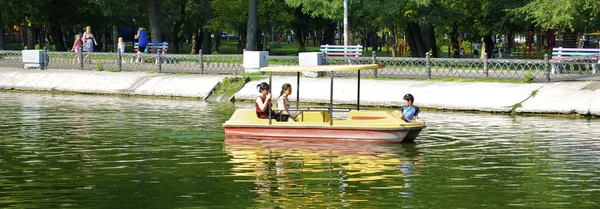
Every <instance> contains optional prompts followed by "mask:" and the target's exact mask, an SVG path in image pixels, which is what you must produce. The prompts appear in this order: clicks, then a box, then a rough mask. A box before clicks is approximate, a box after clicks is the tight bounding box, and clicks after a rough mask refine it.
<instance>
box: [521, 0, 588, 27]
mask: <svg viewBox="0 0 600 209" xmlns="http://www.w3.org/2000/svg"><path fill="white" fill-rule="evenodd" d="M514 11H515V12H517V13H521V14H525V15H526V18H527V20H530V21H532V23H534V24H535V25H538V26H541V27H542V29H550V28H557V29H559V30H565V29H569V30H575V29H586V28H589V27H592V28H594V29H597V28H598V26H599V25H598V24H599V23H600V20H599V17H600V1H597V0H563V1H554V0H532V1H529V2H528V3H527V4H526V5H524V6H522V7H520V8H517V9H515V10H514Z"/></svg>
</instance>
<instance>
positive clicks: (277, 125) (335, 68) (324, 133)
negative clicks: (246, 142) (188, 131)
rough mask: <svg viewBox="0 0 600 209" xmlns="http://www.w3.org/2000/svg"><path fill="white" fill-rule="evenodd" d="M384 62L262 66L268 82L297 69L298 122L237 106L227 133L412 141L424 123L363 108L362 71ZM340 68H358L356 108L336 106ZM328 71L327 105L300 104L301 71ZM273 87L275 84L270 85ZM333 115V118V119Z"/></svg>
mask: <svg viewBox="0 0 600 209" xmlns="http://www.w3.org/2000/svg"><path fill="white" fill-rule="evenodd" d="M383 67H384V65H377V64H371V65H322V66H316V67H301V66H281V67H265V68H261V69H260V71H261V72H267V73H269V86H272V85H271V82H272V77H273V73H281V72H288V73H289V72H296V74H297V76H298V77H297V82H298V83H297V85H296V98H298V99H297V101H296V109H292V110H291V111H296V112H299V116H298V117H297V118H296V122H278V121H276V120H275V119H260V118H258V116H257V113H256V110H255V109H237V110H236V111H235V112H234V113H233V115H232V116H231V118H230V119H229V120H228V121H226V122H225V123H224V124H223V127H224V129H225V135H226V137H236V138H250V139H283V140H302V141H316V142H322V141H340V140H341V141H365V142H367V141H369V142H412V141H414V140H415V139H416V138H417V136H419V133H420V132H421V130H422V129H423V128H425V127H426V126H425V125H423V124H421V123H408V122H405V121H403V120H402V119H400V118H399V117H398V113H399V111H398V110H396V111H393V110H365V109H361V108H360V71H361V70H373V69H379V68H383ZM339 71H357V74H358V79H357V81H358V94H357V100H356V101H357V102H356V108H334V107H333V96H334V95H333V87H334V82H333V81H334V77H335V76H334V75H335V73H336V72H339ZM301 72H329V75H330V77H331V86H330V102H329V108H327V107H316V108H315V107H312V108H310V107H309V108H300V107H299V101H300V99H299V98H300V93H299V91H300V73H301ZM271 88H272V87H271ZM341 112H346V113H347V115H348V117H347V118H346V119H336V117H333V116H336V114H340V116H341ZM332 118H333V119H332Z"/></svg>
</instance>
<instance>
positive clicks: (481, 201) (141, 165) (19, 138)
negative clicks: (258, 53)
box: [0, 92, 600, 208]
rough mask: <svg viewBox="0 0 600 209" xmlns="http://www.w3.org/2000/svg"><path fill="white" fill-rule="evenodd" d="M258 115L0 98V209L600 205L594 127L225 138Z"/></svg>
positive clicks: (477, 124)
mask: <svg viewBox="0 0 600 209" xmlns="http://www.w3.org/2000/svg"><path fill="white" fill-rule="evenodd" d="M236 107H252V104H247V103H244V104H239V103H238V104H235V106H234V105H232V104H230V103H205V102H202V101H191V100H167V99H150V98H128V97H104V96H84V95H52V94H33V93H9V92H0V208H61V207H65V208H279V207H286V208H305V207H306V208H340V207H349V208H573V207H578V208H599V207H600V123H599V122H598V121H597V120H587V119H565V118H548V117H515V118H513V117H510V116H506V115H492V114H473V113H447V112H423V113H422V115H421V117H422V118H424V119H425V120H427V121H428V125H429V127H428V128H427V129H426V130H424V131H423V132H422V133H421V137H420V138H419V140H418V141H417V142H416V143H414V144H393V145H382V144H352V143H345V144H314V143H288V142H280V141H248V140H246V141H244V140H235V139H224V134H223V130H222V128H221V123H223V122H224V121H225V120H227V119H228V117H229V116H230V115H231V113H232V112H233V111H234V110H235V108H236Z"/></svg>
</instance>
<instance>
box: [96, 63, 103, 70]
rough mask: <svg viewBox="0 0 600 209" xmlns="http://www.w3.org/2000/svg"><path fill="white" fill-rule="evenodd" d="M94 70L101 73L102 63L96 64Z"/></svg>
mask: <svg viewBox="0 0 600 209" xmlns="http://www.w3.org/2000/svg"><path fill="white" fill-rule="evenodd" d="M96 70H98V71H102V63H99V62H98V63H96Z"/></svg>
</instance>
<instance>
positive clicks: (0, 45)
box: [0, 8, 4, 50]
mask: <svg viewBox="0 0 600 209" xmlns="http://www.w3.org/2000/svg"><path fill="white" fill-rule="evenodd" d="M0 50H4V22H3V21H2V8H0Z"/></svg>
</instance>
